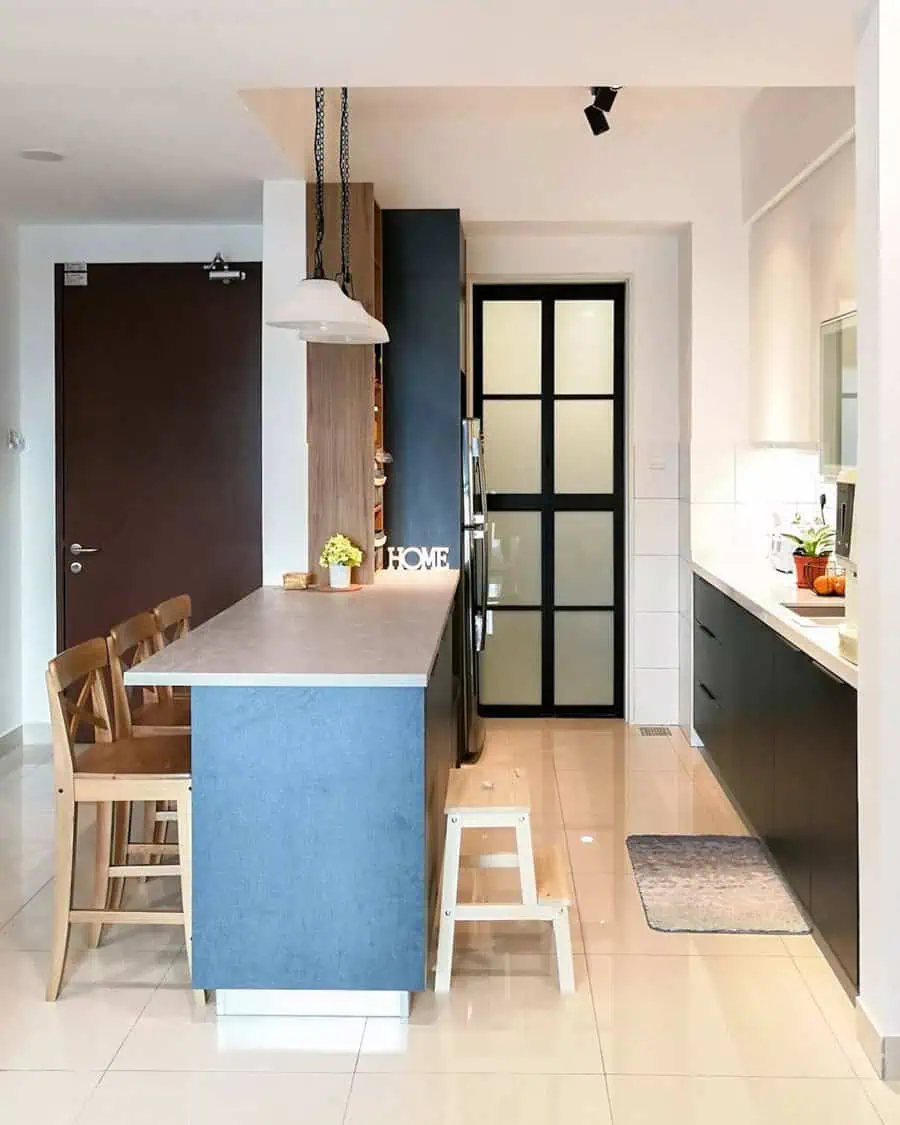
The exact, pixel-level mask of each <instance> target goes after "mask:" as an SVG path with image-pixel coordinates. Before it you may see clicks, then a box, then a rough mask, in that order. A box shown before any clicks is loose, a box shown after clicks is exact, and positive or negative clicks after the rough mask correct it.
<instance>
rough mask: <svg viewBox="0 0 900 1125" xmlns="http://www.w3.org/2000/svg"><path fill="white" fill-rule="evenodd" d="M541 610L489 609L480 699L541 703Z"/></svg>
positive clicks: (527, 703) (494, 702) (486, 702)
mask: <svg viewBox="0 0 900 1125" xmlns="http://www.w3.org/2000/svg"><path fill="white" fill-rule="evenodd" d="M541 662H542V653H541V614H540V612H539V611H534V612H532V611H529V610H524V611H516V612H513V613H502V612H501V613H498V612H497V611H496V610H491V611H490V612H489V613H488V636H487V644H486V645H485V650H484V655H483V656H482V660H481V702H482V703H483V704H488V705H492V704H494V705H496V704H500V705H503V706H507V707H508V706H510V705H511V704H518V705H519V706H523V707H529V706H530V707H539V706H540V704H541V700H542V696H543V686H542V683H541Z"/></svg>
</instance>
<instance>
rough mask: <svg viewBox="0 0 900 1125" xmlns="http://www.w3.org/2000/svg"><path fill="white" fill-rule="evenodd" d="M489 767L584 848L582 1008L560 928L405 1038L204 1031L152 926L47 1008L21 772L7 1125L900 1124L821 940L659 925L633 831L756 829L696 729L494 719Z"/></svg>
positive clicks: (43, 844) (7, 999)
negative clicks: (645, 894)
mask: <svg viewBox="0 0 900 1125" xmlns="http://www.w3.org/2000/svg"><path fill="white" fill-rule="evenodd" d="M488 755H489V756H490V758H492V759H495V760H499V761H506V762H513V763H516V764H519V765H521V766H524V767H525V768H526V769H527V770H528V772H529V776H530V779H531V786H532V791H533V803H534V817H535V823H536V832H537V834H538V835H540V836H543V837H544V838H545V839H547V840H552V839H557V840H559V841H560V842H561V843H562V844H563V846H564V847H565V849H566V854H567V856H568V860H569V868H570V873H571V879H572V884H573V889H574V892H575V896H576V900H577V909H575V910H574V911H573V919H572V924H573V931H574V935H573V936H574V943H575V951H576V975H577V983H578V988H577V991H576V993H575V995H573V996H571V997H561V996H560V995H559V993H558V992H557V989H556V984H555V979H554V975H553V967H554V966H553V959H552V949H551V944H550V936H549V927H546V932H544V928H543V927H539V926H536V927H535V926H524V927H522V926H519V927H516V926H505V927H504V926H499V925H497V926H487V927H485V926H481V927H478V926H474V925H471V924H469V925H467V926H465V927H461V929H460V935H459V937H460V940H459V943H458V956H457V958H456V961H455V971H454V977H453V989H452V992H451V995H450V996H449V998H446V999H445V1000H442V1001H438V1000H437V999H436V998H435V997H434V995H433V994H428V995H425V996H423V997H420V998H419V999H418V1002H417V1003H416V1005H415V1008H414V1011H413V1015H412V1017H411V1019H410V1021H409V1023H408V1024H401V1023H398V1022H396V1021H388V1020H369V1021H365V1020H300V1019H297V1020H295V1019H237V1018H231V1019H229V1020H225V1021H218V1022H217V1021H216V1020H215V1018H214V1016H213V1014H212V1011H211V1010H210V1011H209V1012H207V1013H205V1014H200V1015H197V1014H195V1013H194V1012H193V1010H192V1006H191V1002H190V997H189V993H188V991H187V988H186V970H185V960H184V953H183V949H182V947H181V942H180V940H179V935H178V934H177V933H176V932H175V931H174V930H166V929H158V928H149V927H148V928H142V929H137V928H128V929H126V928H122V927H119V928H117V929H113V930H112V931H109V937H108V938H107V941H106V943H105V944H104V946H103V947H102V948H101V949H99V950H97V951H88V950H86V949H85V948H84V945H83V938H82V937H81V935H79V934H78V930H77V929H76V931H75V935H76V936H75V939H74V940H73V952H72V956H71V966H72V967H71V970H70V973H69V977H68V980H67V983H66V984H65V986H64V990H63V993H62V997H61V999H60V1001H59V1002H58V1003H57V1004H55V1005H54V1004H47V1003H45V1001H44V999H43V990H44V979H45V973H46V968H47V947H48V934H49V917H50V911H49V906H50V894H51V884H50V878H51V870H52V851H51V840H52V784H51V775H50V767H49V764H48V761H47V754H46V751H43V750H41V749H40V748H37V749H34V750H30V751H28V752H27V754H25V755H22V754H18V755H7V756H5V757H4V758H0V1122H2V1123H3V1125H20V1123H28V1125H42V1123H43V1122H48V1123H49V1122H53V1123H54V1125H68V1123H72V1122H79V1123H91V1125H106V1123H107V1122H116V1123H117V1125H118V1123H120V1122H121V1121H123V1120H128V1121H129V1122H130V1123H132V1125H144V1123H145V1122H146V1123H150V1122H153V1125H158V1123H159V1122H160V1121H165V1122H166V1125H184V1123H188V1122H190V1123H207V1122H210V1123H212V1122H215V1123H216V1125H230V1123H233V1122H234V1123H237V1122H241V1123H245V1122H247V1121H260V1122H280V1121H285V1122H288V1121H304V1122H311V1123H314V1125H341V1123H346V1125H388V1123H390V1125H419V1123H428V1125H462V1123H464V1122H465V1123H467V1125H468V1123H470V1122H477V1123H478V1125H482V1123H485V1125H489V1123H491V1122H502V1123H503V1125H506V1123H507V1122H516V1123H517V1125H549V1123H551V1122H552V1123H554V1125H587V1123H591V1125H609V1123H610V1122H613V1123H615V1125H650V1123H651V1122H652V1123H657V1122H666V1123H667V1125H681V1123H685V1125H687V1123H690V1125H712V1123H716V1125H718V1123H720V1122H723V1121H727V1122H729V1125H788V1123H790V1125H795V1123H797V1122H803V1123H804V1125H806V1123H809V1125H813V1123H821V1125H877V1123H878V1122H879V1121H881V1122H885V1123H890V1125H900V1089H897V1090H894V1089H892V1088H891V1087H889V1086H886V1085H883V1084H881V1083H879V1082H878V1081H877V1080H876V1079H875V1078H874V1075H873V1073H872V1071H871V1069H870V1068H869V1065H868V1063H867V1061H866V1059H865V1057H864V1056H863V1054H862V1052H861V1050H860V1049H859V1047H858V1046H857V1044H856V1040H855V1034H854V1029H853V1012H852V1008H851V1005H850V1003H849V1001H847V999H846V997H845V996H844V994H843V992H842V991H841V989H840V988H839V986H838V985H837V983H836V982H835V980H834V978H833V976H832V975H831V973H830V970H829V969H828V967H827V965H826V964H825V962H824V961H823V959H822V958H821V956H820V955H819V954H818V952H817V950H816V948H815V945H814V944H813V942H812V940H811V939H809V938H801V939H797V938H794V939H787V940H784V939H781V938H777V937H771V938H770V937H728V936H714V935H709V936H705V937H704V936H693V937H691V936H684V935H667V934H658V933H654V932H652V931H651V930H649V929H648V928H647V925H646V923H645V921H644V917H643V913H642V910H641V906H640V903H639V900H638V897H637V892H636V890H635V886H634V881H633V878H632V875H631V872H630V868H629V864H628V860H627V856H626V852H625V843H624V841H625V837H626V836H627V835H628V834H629V833H630V832H648V831H652V832H739V831H741V826H740V824H739V823H738V821H737V819H736V817H735V814H734V813H733V811H732V810H731V809H730V807H729V805H728V802H727V801H726V799H725V798H724V796H723V795H722V793H721V791H720V790H719V788H718V786H717V785H716V783H715V781H714V779H713V778H712V776H711V775H710V773H709V771H708V770H707V769H706V767H705V765H704V764H703V763H702V760H701V759H700V758H699V757H698V756H697V755H696V754H695V753H694V752H693V751H691V750H690V749H689V747H688V746H687V745H686V744H685V743H684V742H683V740H681V738H680V736H679V735H677V734H676V733H673V735H672V736H671V737H670V738H641V737H639V735H638V734H637V732H636V731H634V730H629V729H628V728H626V727H624V726H623V725H622V724H620V723H603V722H591V723H574V722H556V723H541V722H528V723H525V722H505V723H494V724H492V725H491V727H490V732H489V744H488ZM82 835H83V838H84V840H85V843H87V844H88V845H90V843H91V840H90V837H91V825H90V823H88V822H86V823H85V824H84V826H83V829H82ZM471 843H472V844H477V841H474V842H471ZM505 846H506V845H505V843H504V842H498V847H499V848H500V849H501V850H505ZM89 851H90V847H88V848H87V849H85V854H86V857H88V856H89ZM86 874H87V870H86V869H84V870H82V871H81V872H80V873H79V876H78V881H79V884H85V885H86V883H85V880H84V876H85V875H86ZM487 874H488V875H492V876H493V877H494V878H499V879H501V880H502V879H507V878H508V876H509V873H508V872H503V871H495V872H490V873H487ZM486 877H487V875H484V876H482V879H484V878H486ZM170 882H171V881H170V880H163V881H159V882H157V884H156V886H157V888H165V887H167V886H168V885H169V884H170ZM482 890H484V886H483V883H481V884H478V885H476V886H475V887H474V888H473V891H474V893H480V892H481V891H482ZM134 893H135V895H136V896H140V895H142V894H147V893H148V892H147V891H145V890H142V889H141V888H136V889H135V891H134ZM156 893H159V890H157V892H156ZM166 893H167V892H166V891H165V890H163V891H162V894H163V896H165V894H166ZM168 893H169V894H171V893H172V888H171V886H169V890H168Z"/></svg>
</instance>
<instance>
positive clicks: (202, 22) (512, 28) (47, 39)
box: [0, 0, 859, 89]
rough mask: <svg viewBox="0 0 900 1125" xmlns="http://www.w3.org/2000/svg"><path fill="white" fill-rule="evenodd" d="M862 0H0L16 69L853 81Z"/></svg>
mask: <svg viewBox="0 0 900 1125" xmlns="http://www.w3.org/2000/svg"><path fill="white" fill-rule="evenodd" d="M858 2H859V0H615V2H613V0H551V2H548V0H377V2H373V0H78V3H73V2H72V0H0V28H2V35H0V74H2V75H3V76H4V81H6V82H11V83H18V82H25V83H30V84H53V85H90V86H112V87H122V86H131V87H142V86H143V87H148V86H154V85H159V84H160V79H161V77H162V78H163V79H164V84H165V85H171V86H196V87H204V88H207V87H215V86H218V87H221V88H226V87H227V88H230V89H236V88H247V87H252V86H312V85H352V86H388V85H389V86H408V85H433V86H456V85H459V86H483V85H493V86H572V85H590V84H591V83H595V82H608V83H610V84H613V85H631V86H643V85H654V86H710V85H712V86H726V85H727V86H767V85H774V86H777V85H849V84H852V82H853V29H852V17H853V13H854V11H855V9H856V8H857V5H858Z"/></svg>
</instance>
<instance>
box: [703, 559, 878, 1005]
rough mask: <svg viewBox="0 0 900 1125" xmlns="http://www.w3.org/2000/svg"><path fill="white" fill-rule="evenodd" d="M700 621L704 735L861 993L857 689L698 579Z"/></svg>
mask: <svg viewBox="0 0 900 1125" xmlns="http://www.w3.org/2000/svg"><path fill="white" fill-rule="evenodd" d="M694 611H695V621H694V709H695V718H694V725H695V728H696V730H697V733H698V734H699V735H700V737H701V738H702V739H703V744H704V747H705V749H706V753H707V756H708V757H709V760H710V762H711V763H712V765H713V766H714V768H715V769H716V771H717V772H718V774H719V776H720V778H721V779H722V781H723V782H724V783H725V785H726V787H727V788H728V790H729V792H730V794H731V796H732V797H733V798H734V800H735V801H736V802H737V804H738V806H739V807H740V810H741V812H742V813H743V815H744V817H745V819H746V821H747V823H748V824H749V825H750V827H751V828H752V830H753V831H754V832H755V833H756V834H757V835H758V836H759V837H760V838H761V839H763V840H764V841H765V843H766V845H767V846H768V848H769V851H770V852H771V854H772V856H773V857H774V859H775V860H776V862H777V863H778V865H779V866H780V868H781V870H782V872H783V874H784V876H785V878H786V879H787V882H788V883H789V885H790V886H791V888H792V889H793V891H794V893H795V894H796V896H797V898H798V899H799V900H800V901H801V902H802V903H803V905H804V907H805V908H806V910H807V912H808V913H809V916H810V918H811V920H812V922H813V923H814V925H815V927H816V929H817V930H818V932H819V935H820V936H821V938H822V939H823V940H824V942H825V943H826V945H827V946H828V948H829V949H830V951H831V953H832V954H833V957H834V958H835V960H836V961H837V962H838V964H839V965H840V967H841V968H842V969H843V971H844V973H845V974H846V977H847V979H848V981H849V982H850V983H851V984H852V985H853V987H854V988H855V987H857V986H858V983H859V948H858V943H859V938H858V930H859V903H858V894H859V874H858V853H859V834H858V822H857V809H858V804H857V761H856V691H855V690H854V689H853V688H852V687H850V686H849V685H848V684H845V683H844V682H843V681H842V680H839V679H838V678H837V677H835V676H833V675H832V674H831V673H830V672H829V671H827V669H825V668H822V667H821V666H820V665H819V664H817V663H816V662H815V661H814V660H812V659H811V658H810V657H808V656H807V655H806V654H805V653H803V652H801V651H800V650H799V649H797V648H795V647H794V646H793V645H791V644H789V642H787V641H786V640H784V639H783V638H782V637H780V636H779V635H778V634H777V633H775V632H774V631H773V630H771V629H769V628H767V627H766V626H765V625H764V624H763V623H762V622H761V621H759V620H758V619H757V618H755V617H754V616H753V615H752V614H749V613H747V612H746V610H744V609H742V608H741V607H740V606H739V605H737V604H736V603H735V602H733V601H731V599H730V598H728V597H726V596H725V595H724V594H722V593H721V592H720V591H719V590H717V589H715V588H714V587H713V586H711V585H710V584H709V583H707V582H704V581H703V580H702V579H700V578H695V580H694Z"/></svg>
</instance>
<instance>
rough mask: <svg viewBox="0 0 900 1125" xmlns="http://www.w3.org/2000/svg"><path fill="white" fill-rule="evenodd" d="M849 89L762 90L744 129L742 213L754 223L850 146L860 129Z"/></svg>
mask: <svg viewBox="0 0 900 1125" xmlns="http://www.w3.org/2000/svg"><path fill="white" fill-rule="evenodd" d="M854 102H855V96H854V90H853V88H852V87H846V86H834V87H825V86H806V87H804V86H792V87H784V86H774V87H770V88H769V89H765V90H762V91H761V92H760V93H759V94H758V95H757V97H756V98H755V99H754V101H753V103H752V104H751V106H750V107H749V109H748V110H747V112H746V114H745V115H744V119H743V122H742V127H741V150H742V165H743V175H742V185H743V214H744V218H745V219H746V220H747V221H748V222H749V221H750V220H752V219H754V218H756V217H757V216H758V215H759V213H760V212H761V211H763V210H764V209H765V208H767V207H770V206H771V205H772V202H773V201H774V200H776V199H777V198H779V196H780V195H781V193H782V192H784V191H786V190H789V188H790V186H791V185H792V184H794V183H795V182H796V180H797V178H798V177H805V176H806V175H807V174H808V172H809V169H810V167H811V166H812V165H814V164H815V163H816V162H817V161H819V160H821V159H822V157H823V155H824V154H828V153H830V152H831V151H832V150H833V149H834V147H835V146H837V145H842V144H844V143H846V141H847V139H848V138H849V136H850V135H851V134H852V132H853V129H854V125H855V105H854Z"/></svg>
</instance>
